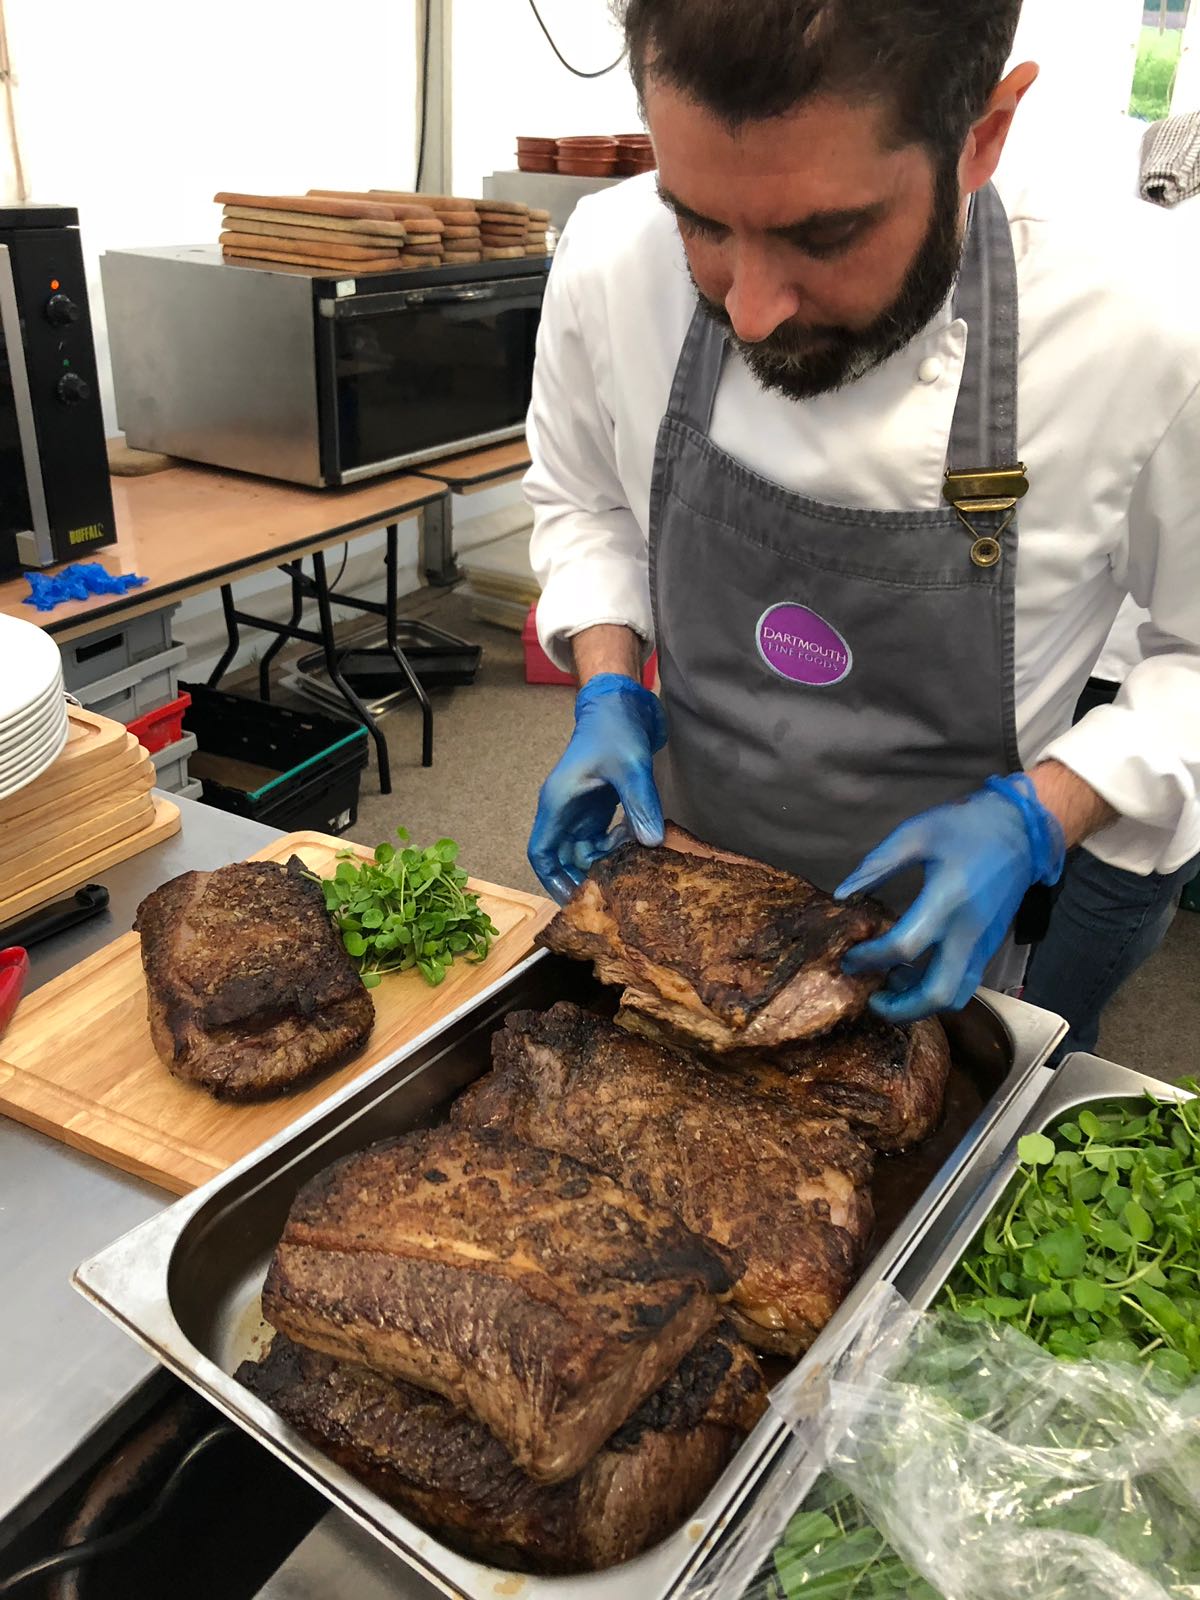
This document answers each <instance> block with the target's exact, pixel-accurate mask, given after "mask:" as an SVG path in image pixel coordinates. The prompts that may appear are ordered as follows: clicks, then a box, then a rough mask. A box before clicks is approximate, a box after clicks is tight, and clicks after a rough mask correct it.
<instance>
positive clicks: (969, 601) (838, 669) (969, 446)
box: [649, 186, 1020, 904]
mask: <svg viewBox="0 0 1200 1600" xmlns="http://www.w3.org/2000/svg"><path fill="white" fill-rule="evenodd" d="M954 308H955V312H956V315H958V316H960V317H963V318H965V320H966V322H967V324H968V328H969V337H968V341H967V351H966V360H965V365H964V369H963V375H962V383H961V387H960V389H959V396H958V403H957V406H956V409H955V414H954V423H953V428H952V431H951V435H950V447H949V463H950V464H951V465H953V466H954V467H956V468H960V469H975V468H978V469H980V470H983V469H986V468H989V467H994V466H1007V465H1011V464H1013V463H1014V462H1015V461H1016V457H1017V442H1016V400H1017V286H1016V266H1015V262H1014V258H1013V247H1012V236H1011V233H1010V230H1009V225H1008V219H1007V217H1006V215H1005V212H1004V207H1003V205H1002V203H1001V201H1000V198H999V196H998V195H997V193H996V191H995V190H994V189H993V188H992V187H991V186H988V187H987V188H986V189H983V190H981V191H980V193H979V194H978V195H977V196H976V198H975V202H974V205H973V207H972V216H971V221H970V225H969V230H968V237H967V242H966V249H965V254H964V259H963V265H962V270H961V273H960V276H959V281H958V286H957V289H956V291H955V300H954ZM726 348H727V346H726V343H725V339H724V337H723V335H722V333H721V331H720V329H719V328H717V327H716V326H715V324H713V323H712V321H711V320H710V319H709V318H708V317H707V316H706V315H705V314H704V312H703V311H702V310H700V309H697V311H696V315H695V316H694V318H693V320H692V323H691V327H690V328H689V330H688V334H687V338H686V340H685V341H684V346H683V350H682V353H681V355H680V358H679V364H678V367H677V369H676V372H675V378H674V382H673V384H672V389H671V398H670V402H669V405H668V408H667V412H666V415H665V416H664V417H663V420H662V424H661V426H660V428H659V434H658V443H657V449H656V454H655V461H654V476H653V482H652V488H651V501H650V530H649V534H650V537H649V545H650V588H651V596H652V600H653V607H654V622H655V631H656V643H657V648H658V660H659V673H660V681H661V693H662V698H663V702H664V705H665V709H666V713H667V719H668V724H669V728H670V738H669V740H668V742H667V745H666V748H665V750H664V751H663V752H662V754H661V756H660V757H659V760H658V763H657V764H656V768H655V773H656V778H657V779H658V783H659V789H660V793H661V795H662V799H663V812H664V815H665V816H667V817H670V818H672V819H673V820H674V821H676V822H678V823H680V824H682V826H684V827H686V828H689V829H690V830H691V831H692V832H693V833H695V834H697V835H699V837H700V838H702V839H708V840H711V841H713V842H714V843H718V844H720V845H723V846H724V847H725V848H727V849H731V850H737V851H741V852H743V853H744V854H747V855H751V856H756V857H758V858H759V859H760V860H765V861H768V862H771V863H773V864H774V865H776V866H780V867H784V868H787V869H788V870H790V871H793V872H797V873H800V874H802V875H803V876H804V877H807V878H809V879H811V880H812V881H813V882H815V883H817V884H819V885H820V886H821V887H822V888H826V889H832V888H834V887H835V886H836V885H837V883H839V882H840V881H841V879H842V878H843V877H844V876H845V875H846V874H847V873H848V872H850V871H851V870H852V869H853V868H854V867H855V866H857V865H858V863H859V861H860V860H861V859H862V857H863V856H864V855H865V854H866V853H867V851H868V850H870V849H871V848H873V847H874V846H875V845H876V844H878V843H879V842H880V841H881V840H882V839H884V838H885V837H886V836H887V835H888V834H889V833H890V832H891V831H892V829H893V828H895V827H896V826H897V824H899V823H901V822H903V821H904V820H905V819H906V818H908V817H911V816H913V815H914V814H915V813H917V812H919V811H924V810H926V809H927V808H928V807H930V806H934V805H939V804H941V803H942V802H944V801H952V800H959V799H962V798H963V797H964V796H966V795H968V794H970V793H971V792H972V791H973V790H975V789H977V788H979V787H980V785H981V784H982V782H983V780H984V779H985V778H986V777H988V776H989V774H991V773H993V772H1010V771H1013V770H1015V769H1017V768H1019V766H1020V757H1019V754H1018V750H1017V740H1016V724H1015V715H1014V706H1013V592H1014V582H1015V578H1016V566H1017V530H1016V523H1015V519H1013V520H1010V521H1008V522H1007V523H1005V522H1004V520H1003V519H1002V518H1001V516H1000V514H999V513H985V514H984V515H982V516H980V517H979V518H977V519H973V520H975V521H976V522H977V524H978V526H977V528H976V532H977V533H979V534H985V535H991V534H995V535H996V536H997V537H998V538H999V541H1000V547H1001V554H1000V559H999V560H998V561H997V562H996V564H995V565H993V566H990V567H984V566H977V565H975V564H974V563H973V561H972V558H971V551H972V539H971V536H970V534H968V532H967V531H966V529H965V528H964V526H963V523H962V522H961V521H960V520H959V518H958V516H957V515H956V513H955V511H954V509H953V508H952V507H951V506H949V505H947V506H946V507H945V508H944V509H938V510H935V511H915V512H913V511H857V510H851V509H849V508H847V507H845V506H838V505H827V504H823V503H821V502H819V501H816V500H811V499H808V498H806V497H805V496H803V495H799V494H794V493H792V492H791V491H789V490H787V489H784V488H782V487H781V486H780V485H779V484H776V483H773V482H771V481H769V480H768V479H766V478H763V477H760V476H759V475H758V474H757V473H755V472H752V471H750V470H749V468H747V467H745V466H743V465H742V464H741V463H740V462H738V461H736V460H735V459H734V458H733V457H732V456H730V455H727V454H726V453H725V452H724V451H722V450H719V449H718V448H717V447H716V445H714V444H713V442H712V439H711V438H710V437H709V428H710V424H711V420H712V412H713V403H714V401H715V399H716V394H717V386H718V384H719V382H720V377H721V368H722V364H723V360H724V356H725V353H726ZM914 887H915V885H910V886H909V891H908V893H907V895H905V894H904V893H903V891H900V892H899V893H898V894H897V895H894V896H892V898H893V900H898V901H899V902H900V903H901V904H903V903H906V901H907V900H908V899H911V897H912V890H913V888H914ZM884 898H885V899H887V898H889V896H888V894H887V892H886V891H885V893H884Z"/></svg>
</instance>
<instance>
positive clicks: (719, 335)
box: [667, 183, 1017, 471]
mask: <svg viewBox="0 0 1200 1600" xmlns="http://www.w3.org/2000/svg"><path fill="white" fill-rule="evenodd" d="M954 312H955V315H956V316H959V317H962V318H963V319H964V320H965V321H966V323H967V328H968V332H967V352H966V358H965V360H964V362H963V373H962V380H961V382H960V384H959V390H958V404H957V406H956V407H955V412H954V422H953V425H952V427H951V430H950V444H949V451H948V462H949V464H950V465H952V466H955V467H957V468H958V469H959V470H960V471H967V470H970V469H972V468H975V469H985V468H988V467H1006V466H1012V465H1013V464H1014V463H1015V462H1016V459H1017V268H1016V260H1015V257H1014V255H1013V245H1012V232H1011V230H1010V228H1009V225H1008V217H1007V215H1006V213H1005V210H1004V204H1003V202H1002V201H1001V199H1000V196H999V195H998V194H997V192H996V189H995V186H994V185H993V184H990V183H989V184H987V185H986V186H985V187H984V188H983V189H981V190H980V191H979V192H978V194H976V195H975V197H974V199H973V201H972V204H971V216H970V220H969V223H968V226H967V237H966V243H965V248H964V252H963V261H962V267H961V269H960V271H959V275H958V282H957V285H956V287H955V291H954ZM728 348H729V346H728V344H727V343H726V339H725V334H724V332H723V331H722V329H721V328H720V327H719V326H718V325H717V323H715V322H714V321H713V319H712V317H711V316H710V315H709V314H708V313H707V312H706V311H705V309H704V307H703V306H700V305H697V307H696V310H695V312H694V314H693V316H692V320H691V323H690V325H689V327H688V331H687V335H686V337H685V339H684V341H683V349H682V350H681V352H680V355H679V361H678V364H677V365H676V368H675V378H674V381H673V383H672V385H671V399H670V402H669V404H668V407H667V415H668V416H669V417H673V418H675V419H676V420H678V421H680V422H684V423H687V424H688V425H689V426H690V427H692V428H694V429H695V430H696V431H697V432H698V433H702V434H704V435H705V436H706V437H707V435H708V433H709V432H710V430H711V427H712V414H713V406H714V405H715V404H716V399H717V388H718V386H719V384H720V382H721V368H722V365H723V363H724V360H725V353H726V351H727V350H728Z"/></svg>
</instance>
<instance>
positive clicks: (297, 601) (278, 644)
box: [258, 561, 304, 700]
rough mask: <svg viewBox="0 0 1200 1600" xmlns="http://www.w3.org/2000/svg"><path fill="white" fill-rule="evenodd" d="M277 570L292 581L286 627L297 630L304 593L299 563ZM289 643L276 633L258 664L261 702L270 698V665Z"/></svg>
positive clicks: (302, 609)
mask: <svg viewBox="0 0 1200 1600" xmlns="http://www.w3.org/2000/svg"><path fill="white" fill-rule="evenodd" d="M279 570H280V571H281V572H286V573H287V575H288V577H289V578H290V579H291V580H292V614H291V616H290V617H289V618H288V622H287V625H288V627H289V628H298V627H299V626H300V618H301V616H302V615H303V614H304V591H303V589H302V588H301V586H300V573H301V563H300V562H299V561H289V562H287V563H286V564H285V565H284V566H282V567H281V568H280V569H279ZM289 642H290V641H289V639H288V636H287V634H286V633H277V634H276V635H275V638H274V639H273V640H272V641H271V644H270V647H269V648H268V650H267V653H266V655H264V656H263V658H262V660H261V661H260V662H259V663H258V694H259V698H260V699H261V700H270V698H271V663H272V661H274V659H275V657H276V656H277V655H278V654H279V652H280V651H281V650H282V649H283V647H284V645H285V644H288V643H289Z"/></svg>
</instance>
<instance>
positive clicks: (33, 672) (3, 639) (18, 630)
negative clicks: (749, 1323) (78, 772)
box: [0, 613, 67, 800]
mask: <svg viewBox="0 0 1200 1600" xmlns="http://www.w3.org/2000/svg"><path fill="white" fill-rule="evenodd" d="M66 742H67V700H66V693H65V690H64V688H63V675H62V657H61V656H60V655H59V652H58V646H57V645H56V644H55V642H54V640H53V639H52V638H51V637H50V636H49V634H47V633H45V632H44V631H43V630H42V629H41V628H39V627H37V626H36V625H35V624H34V623H32V622H22V621H21V620H20V619H19V618H17V617H8V616H4V615H3V614H2V613H0V800H2V799H3V798H4V796H5V795H9V794H13V793H15V791H16V790H18V789H23V788H24V787H25V785H26V784H27V783H32V782H33V780H34V779H35V778H37V777H40V776H41V774H42V773H43V772H45V770H46V768H47V767H48V766H50V765H51V763H52V762H54V761H56V760H57V759H58V757H59V755H60V754H61V752H62V748H63V746H64V745H65V744H66Z"/></svg>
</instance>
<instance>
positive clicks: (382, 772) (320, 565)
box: [312, 550, 392, 794]
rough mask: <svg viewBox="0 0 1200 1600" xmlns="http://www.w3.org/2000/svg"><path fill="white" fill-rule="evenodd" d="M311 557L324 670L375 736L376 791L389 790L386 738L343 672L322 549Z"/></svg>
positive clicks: (356, 714)
mask: <svg viewBox="0 0 1200 1600" xmlns="http://www.w3.org/2000/svg"><path fill="white" fill-rule="evenodd" d="M312 560H313V578H314V580H315V581H314V585H313V586H314V588H315V589H316V594H317V616H318V617H319V618H320V624H321V647H322V649H323V650H324V652H325V670H326V671H327V672H328V673H329V678H330V681H331V682H332V683H335V684H337V687H338V692H339V693H340V694H341V696H342V699H343V700H344V701H345V702H346V704H347V705H348V706H349V707H350V708H351V710H352V711H353V712H354V714H355V716H356V717H357V718H358V720H359V721H360V722H361V723H362V724H363V726H364V727H365V728H366V730H367V732H368V733H369V734H370V735H371V738H372V739H374V741H375V754H376V757H377V759H378V762H379V792H380V794H391V792H392V769H391V763H390V762H389V760H388V747H387V740H386V739H385V738H384V736H383V733H382V732H381V730H380V727H379V724H378V723H377V722H376V721H375V718H374V717H373V716H372V715H371V713H370V712H369V711H368V710H367V708H366V706H365V705H363V703H362V701H361V700H360V699H359V698H358V696H357V695H356V694H355V692H354V690H353V689H352V688H351V687H350V685H349V684H348V683H347V682H346V680H345V678H344V677H343V676H342V652H341V651H340V650H339V648H338V643H337V640H336V639H335V638H334V634H333V610H332V607H331V606H330V604H329V579H328V576H327V574H326V572H325V554H324V551H321V550H314V551H313V558H312Z"/></svg>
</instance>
